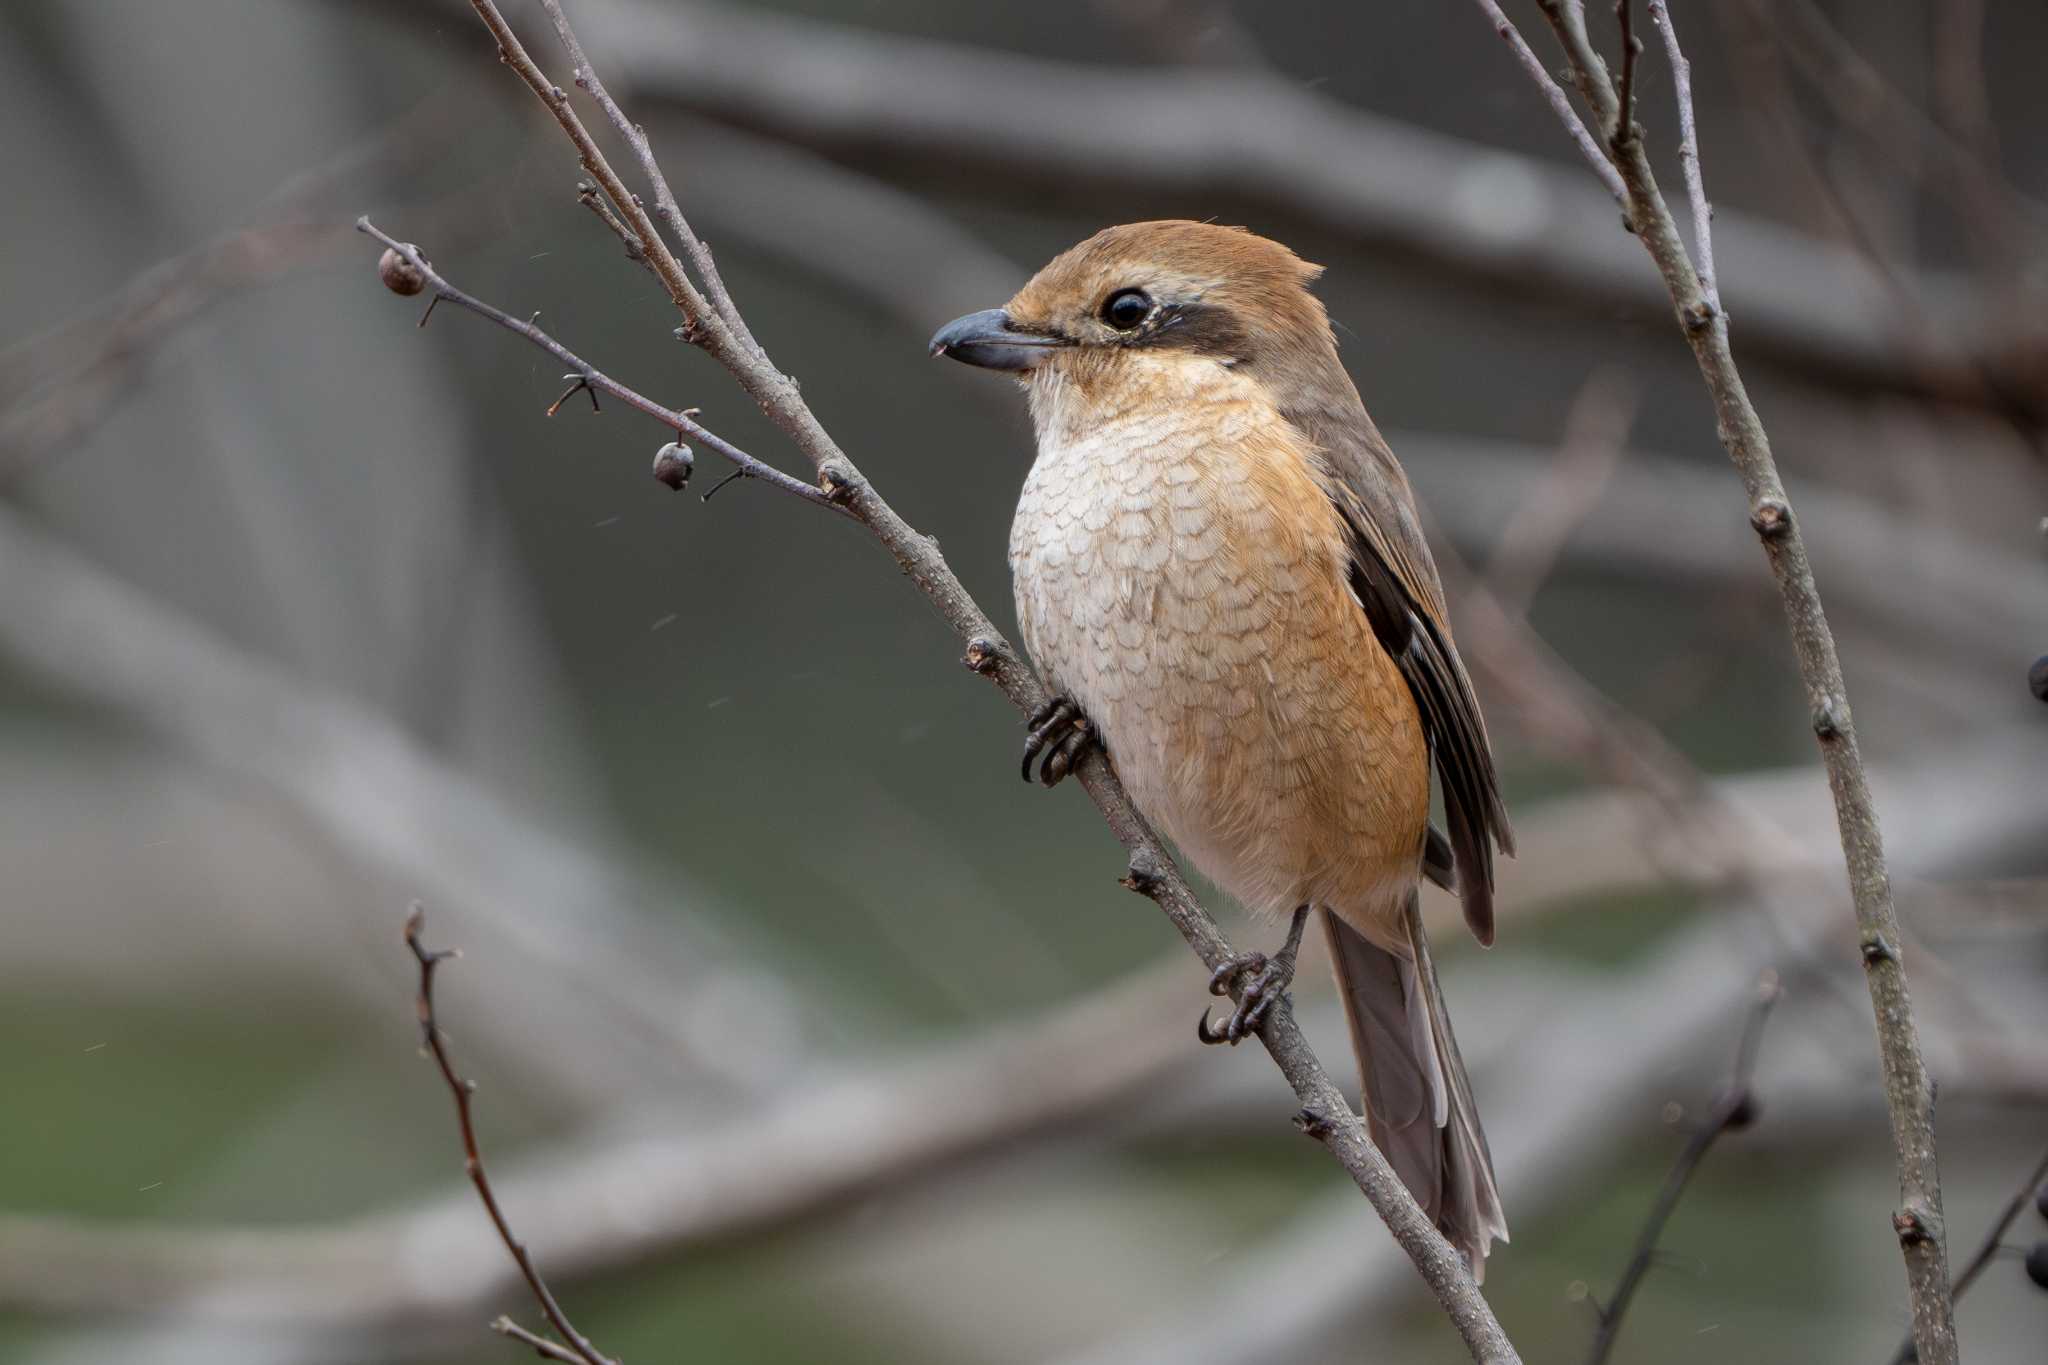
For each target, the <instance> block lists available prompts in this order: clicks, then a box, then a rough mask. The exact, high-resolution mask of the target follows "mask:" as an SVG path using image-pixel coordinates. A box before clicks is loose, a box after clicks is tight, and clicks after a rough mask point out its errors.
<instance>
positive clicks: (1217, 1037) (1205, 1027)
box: [1195, 1010, 1238, 1047]
mask: <svg viewBox="0 0 2048 1365" xmlns="http://www.w3.org/2000/svg"><path fill="white" fill-rule="evenodd" d="M1231 1017H1232V1018H1235V1017H1236V1016H1235V1015H1233V1016H1231ZM1195 1037H1197V1038H1199V1039H1200V1040H1201V1041H1202V1042H1204V1043H1207V1044H1209V1045H1210V1046H1211V1047H1214V1046H1215V1045H1216V1044H1218V1043H1229V1044H1230V1045H1231V1046H1233V1047H1235V1046H1236V1045H1237V1042H1238V1039H1236V1038H1233V1037H1231V1036H1230V1028H1229V1026H1228V1025H1227V1024H1226V1025H1225V1026H1224V1027H1223V1028H1221V1029H1211V1028H1210V1027H1209V1011H1207V1010H1203V1011H1202V1017H1201V1018H1200V1019H1197V1020H1196V1021H1195Z"/></svg>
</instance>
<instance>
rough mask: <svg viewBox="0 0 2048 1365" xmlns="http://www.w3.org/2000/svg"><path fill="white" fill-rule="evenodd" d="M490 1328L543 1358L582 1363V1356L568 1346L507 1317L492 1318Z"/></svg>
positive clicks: (573, 1363) (572, 1363)
mask: <svg viewBox="0 0 2048 1365" xmlns="http://www.w3.org/2000/svg"><path fill="white" fill-rule="evenodd" d="M491 1330H492V1331H493V1332H496V1333H497V1334H498V1335H499V1336H501V1337H509V1338H511V1339H512V1340H513V1341H516V1342H518V1343H519V1344H520V1345H521V1346H525V1347H527V1348H529V1349H530V1350H532V1351H533V1352H534V1354H536V1355H538V1356H540V1357H542V1358H543V1359H545V1360H566V1361H568V1362H569V1365H583V1357H582V1356H580V1355H577V1354H576V1353H575V1352H574V1351H572V1350H570V1349H569V1348H568V1347H566V1346H560V1345H557V1344H556V1343H554V1342H552V1341H549V1340H548V1339H547V1338H546V1337H544V1336H542V1335H540V1333H538V1332H529V1331H527V1330H526V1329H525V1328H524V1327H521V1326H520V1325H519V1324H518V1323H516V1322H514V1321H512V1319H510V1318H508V1317H503V1316H500V1317H497V1318H494V1319H492V1321H491Z"/></svg>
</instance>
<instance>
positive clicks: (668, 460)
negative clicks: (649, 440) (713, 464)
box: [654, 441, 697, 493]
mask: <svg viewBox="0 0 2048 1365" xmlns="http://www.w3.org/2000/svg"><path fill="white" fill-rule="evenodd" d="M696 467H697V463H696V458H695V457H694V456H692V455H691V454H690V448H689V447H688V446H686V445H684V444H683V443H682V442H681V441H670V442H669V443H668V444H667V445H665V446H663V447H662V448H661V449H660V450H657V451H655V452H654V477H655V478H657V479H660V480H661V481H662V482H663V483H665V484H667V485H668V486H669V487H670V488H673V489H675V490H676V491H677V492H678V493H680V492H682V491H683V489H684V488H686V487H688V486H689V483H690V474H691V472H692V471H693V470H694V469H696Z"/></svg>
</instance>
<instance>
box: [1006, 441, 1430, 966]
mask: <svg viewBox="0 0 2048 1365" xmlns="http://www.w3.org/2000/svg"><path fill="white" fill-rule="evenodd" d="M1106 446H1108V447H1113V448H1105V447H1106ZM1150 454H1151V452H1148V451H1147V450H1145V449H1144V448H1143V438H1139V439H1138V440H1132V439H1130V434H1129V433H1121V434H1120V433H1118V432H1116V431H1114V430H1112V431H1107V432H1103V433H1100V434H1099V435H1097V436H1095V437H1093V438H1091V442H1090V443H1083V444H1078V445H1075V446H1071V447H1068V448H1064V449H1052V450H1048V451H1045V452H1044V453H1042V454H1041V456H1040V458H1039V460H1038V462H1037V464H1036V465H1034V467H1033V469H1032V472H1031V475H1030V477H1029V478H1028V479H1027V481H1026V483H1025V487H1024V493H1023V496H1022V498H1021V500H1020V501H1019V504H1018V508H1017V517H1016V521H1015V523H1014V525H1013V527H1012V530H1011V538H1010V563H1011V569H1012V572H1013V574H1014V578H1015V586H1016V593H1017V611H1018V617H1019V620H1020V623H1021V625H1022V629H1023V635H1024V641H1025V644H1026V646H1027V647H1028V648H1029V649H1030V651H1031V655H1032V658H1033V660H1034V661H1035V662H1036V663H1037V665H1038V666H1039V668H1040V670H1041V671H1042V672H1044V673H1045V674H1046V675H1047V676H1048V679H1049V681H1051V682H1052V684H1053V685H1054V686H1055V687H1057V688H1059V689H1061V690H1063V691H1065V692H1068V693H1070V694H1071V695H1072V696H1073V697H1074V699H1075V700H1076V701H1077V702H1079V703H1080V705H1081V707H1082V709H1083V710H1085V711H1086V712H1087V714H1088V716H1089V717H1090V719H1091V720H1092V721H1093V722H1094V723H1095V725H1096V726H1097V727H1098V729H1099V731H1100V732H1101V735H1102V738H1103V741H1104V743H1105V745H1106V747H1107V748H1108V750H1109V754H1110V758H1111V761H1112V762H1113V764H1114V765H1115V767H1116V771H1117V774H1118V776H1119V777H1120V778H1121V779H1122V780H1123V783H1124V785H1125V787H1126V788H1127V789H1128V790H1129V792H1130V794H1131V798H1132V800H1133V801H1135V802H1136V803H1137V805H1138V808H1139V809H1140V810H1141V811H1143V812H1144V814H1145V816H1146V817H1147V818H1148V819H1149V820H1150V821H1151V822H1152V823H1153V824H1154V825H1155V826H1156V827H1158V828H1159V829H1160V831H1161V832H1162V833H1164V834H1165V835H1167V837H1169V838H1170V839H1172V840H1173V841H1174V842H1175V843H1176V844H1177V845H1179V846H1180V848H1181V850H1182V851H1183V852H1184V853H1185V854H1186V855H1187V857H1188V858H1189V859H1190V860H1191V861H1193V863H1194V864H1195V866H1196V867H1197V868H1199V869H1200V870H1201V871H1202V872H1203V873H1204V874H1205V875H1206V876H1208V877H1209V878H1210V879H1212V880H1213V881H1215V882H1216V883H1217V884H1218V885H1220V886H1221V887H1223V889H1224V890H1225V891H1227V892H1229V893H1230V894H1231V895H1232V896H1234V897H1236V898H1237V899H1238V900H1239V901H1240V902H1241V903H1243V904H1244V906H1245V907H1246V908H1247V909H1249V910H1251V911H1254V912H1256V913H1279V912H1285V911H1288V910H1291V909H1292V908H1293V907H1294V906H1296V905H1300V904H1305V903H1315V904H1320V905H1325V906H1328V907H1330V908H1332V909H1335V910H1337V911H1338V912H1339V913H1341V914H1343V915H1344V916H1345V918H1346V919H1349V920H1352V921H1353V922H1354V923H1357V924H1359V926H1360V927H1361V928H1362V929H1367V930H1368V931H1369V932H1370V931H1371V930H1376V929H1378V928H1379V927H1380V926H1381V925H1387V926H1390V927H1391V926H1392V925H1394V924H1397V923H1398V920H1399V915H1400V909H1401V903H1402V901H1403V900H1404V899H1405V897H1406V895H1407V893H1408V891H1409V890H1410V889H1411V888H1412V887H1413V886H1414V885H1415V882H1416V879H1417V875H1418V867H1419V858H1420V851H1421V847H1422V839H1423V830H1424V826H1425V822H1426V821H1427V818H1428V806H1429V777H1428V762H1427V751H1426V748H1425V746H1424V743H1423V739H1422V732H1421V723H1420V720H1419V718H1418V716H1417V714H1416V709H1415V704H1414V701H1413V698H1412V697H1411V696H1410V695H1409V693H1408V690H1407V686H1406V684H1405V683H1404V682H1403V681H1402V679H1401V677H1400V675H1399V673H1398V672H1397V671H1396V669H1395V667H1394V664H1393V662H1392V660H1391V659H1389V658H1388V657H1387V655H1386V654H1385V652H1384V651H1383V650H1381V648H1380V647H1379V644H1378V642H1377V640H1375V639H1374V637H1373V635H1372V631H1371V628H1370V626H1369V625H1368V624H1367V622H1366V619H1365V614H1364V612H1363V611H1362V610H1361V609H1360V608H1359V606H1358V605H1357V603H1356V601H1355V600H1354V599H1353V598H1352V596H1351V594H1350V592H1349V590H1348V588H1347V587H1346V586H1345V578H1344V571H1343V565H1344V555H1345V547H1344V541H1343V537H1342V533H1341V527H1340V525H1339V524H1338V519H1337V517H1336V515H1335V513H1334V511H1332V510H1330V509H1329V505H1328V501H1327V499H1326V498H1325V497H1324V496H1323V494H1322V492H1321V490H1320V489H1319V488H1318V487H1316V485H1315V484H1314V482H1313V479H1312V476H1310V475H1309V474H1308V473H1307V472H1306V471H1305V470H1301V469H1293V468H1289V467H1288V465H1289V464H1290V463H1291V462H1288V461H1284V460H1280V461H1276V460H1272V459H1260V458H1259V457H1258V454H1257V450H1256V447H1255V446H1254V449H1253V450H1252V451H1251V452H1250V453H1247V452H1246V451H1245V450H1244V449H1243V448H1242V447H1241V446H1239V447H1237V448H1232V446H1231V445H1229V444H1228V443H1225V442H1214V443H1212V444H1210V445H1209V446H1207V447H1206V448H1204V449H1201V450H1199V451H1198V452H1196V453H1194V454H1192V455H1191V454H1187V453H1185V452H1184V448H1183V451H1182V453H1178V454H1177V455H1176V457H1175V458H1173V459H1171V460H1166V459H1157V458H1150ZM1374 936H1375V937H1378V936H1379V935H1378V934H1375V935H1374Z"/></svg>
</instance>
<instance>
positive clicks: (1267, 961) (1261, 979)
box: [1195, 905, 1309, 1047]
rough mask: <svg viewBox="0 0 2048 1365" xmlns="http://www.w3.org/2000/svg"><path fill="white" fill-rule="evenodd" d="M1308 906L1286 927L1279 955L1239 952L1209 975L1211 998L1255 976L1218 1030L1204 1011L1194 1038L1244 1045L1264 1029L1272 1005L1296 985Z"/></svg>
mask: <svg viewBox="0 0 2048 1365" xmlns="http://www.w3.org/2000/svg"><path fill="white" fill-rule="evenodd" d="M1308 911H1309V907H1308V906H1306V905H1304V906H1301V907H1299V908H1298V909H1296V910H1295V912H1294V919H1293V922H1292V923H1290V924H1289V925H1288V928H1287V942H1286V943H1285V944H1284V945H1282V947H1281V949H1280V951H1279V952H1277V953H1275V954H1273V955H1272V956H1271V957H1268V956H1267V955H1266V954H1264V953H1260V952H1250V953H1239V954H1237V955H1236V956H1235V957H1229V958H1225V959H1224V960H1223V961H1222V962H1221V963H1220V964H1218V965H1217V968H1216V970H1215V971H1213V972H1211V973H1209V991H1210V993H1211V994H1212V995H1224V994H1227V993H1228V992H1229V990H1230V985H1231V983H1232V982H1233V981H1235V980H1237V979H1238V977H1239V976H1240V975H1241V974H1242V973H1245V972H1250V973H1252V977H1251V979H1250V980H1249V981H1247V982H1245V984H1244V990H1243V992H1242V993H1241V994H1240V995H1239V996H1238V1001H1237V1008H1236V1009H1234V1010H1232V1011H1231V1012H1230V1017H1229V1018H1228V1019H1226V1020H1224V1021H1223V1026H1222V1027H1221V1028H1217V1027H1215V1026H1214V1025H1212V1024H1211V1023H1210V1022H1209V1011H1208V1010H1203V1011H1202V1018H1201V1022H1199V1023H1198V1024H1196V1025H1195V1036H1196V1037H1197V1038H1199V1039H1201V1040H1202V1041H1203V1042H1205V1043H1210V1044H1215V1043H1229V1044H1230V1045H1231V1046H1232V1047H1235V1046H1236V1045H1237V1044H1239V1043H1241V1042H1243V1041H1244V1040H1245V1039H1246V1038H1248V1037H1250V1036H1251V1035H1252V1034H1254V1033H1257V1032H1258V1031H1259V1029H1260V1028H1261V1027H1263V1026H1264V1024H1265V1022H1266V1018H1267V1016H1268V1015H1270V1014H1272V1012H1273V1006H1274V1005H1276V1004H1278V1003H1279V1002H1280V1001H1281V1000H1282V999H1284V998H1285V997H1286V995H1287V988H1288V987H1289V986H1291V985H1293V984H1294V965H1295V956H1296V954H1297V953H1298V952H1299V951H1300V949H1301V934H1302V930H1303V928H1304V927H1306V925H1307V924H1308Z"/></svg>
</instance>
